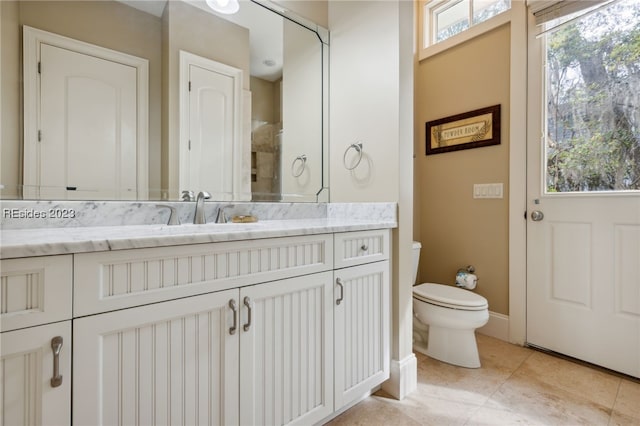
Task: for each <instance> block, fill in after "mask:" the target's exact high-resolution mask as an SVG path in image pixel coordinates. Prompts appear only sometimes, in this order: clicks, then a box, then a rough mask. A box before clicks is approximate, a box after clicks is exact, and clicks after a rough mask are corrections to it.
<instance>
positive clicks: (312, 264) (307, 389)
mask: <svg viewBox="0 0 640 426" xmlns="http://www.w3.org/2000/svg"><path fill="white" fill-rule="evenodd" d="M332 249H333V236H332V235H330V234H329V235H315V236H306V237H289V238H271V239H264V240H254V241H240V242H229V243H215V244H200V245H191V246H175V247H162V248H157V249H136V250H123V251H114V252H102V253H87V254H80V255H77V256H76V264H75V270H76V271H75V278H76V279H75V286H76V291H75V294H76V299H75V302H76V306H74V311H75V312H76V315H80V317H78V318H76V319H74V371H75V379H76V380H75V381H74V392H73V423H74V424H77V425H84V424H93V425H101V424H113V423H119V424H149V423H160V424H200V423H204V424H229V425H231V424H243V425H244V424H256V425H259V424H289V423H292V424H295V423H299V424H313V423H315V422H318V421H320V420H322V419H323V418H325V417H327V416H328V415H330V414H331V413H332V412H333V302H332V298H333V273H332V263H333V254H332ZM318 271H320V272H318ZM287 275H288V276H292V278H282V277H283V276H287ZM80 286H82V288H78V287H80ZM194 294H195V295H194ZM181 296H182V297H181ZM162 298H165V299H169V300H167V301H160V300H161V299H162ZM140 305H142V306H140ZM129 306H130V307H129ZM109 309H115V310H112V311H110V312H103V311H106V310H109ZM92 310H93V311H92Z"/></svg>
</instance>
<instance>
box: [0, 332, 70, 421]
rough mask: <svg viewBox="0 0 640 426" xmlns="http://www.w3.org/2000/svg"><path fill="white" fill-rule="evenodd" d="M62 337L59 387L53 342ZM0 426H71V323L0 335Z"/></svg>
mask: <svg viewBox="0 0 640 426" xmlns="http://www.w3.org/2000/svg"><path fill="white" fill-rule="evenodd" d="M57 336H60V337H62V347H61V350H60V353H59V364H58V365H59V374H60V375H61V376H62V380H61V382H60V384H59V385H58V386H55V387H53V386H52V385H51V378H52V377H53V375H54V374H53V372H54V355H53V350H52V339H53V338H54V337H57ZM0 348H1V349H2V356H1V358H0V383H2V386H0V404H1V405H0V425H2V426H5V425H6V426H13V425H43V424H49V425H68V424H69V423H70V421H71V321H63V322H58V323H54V324H48V325H42V326H38V327H31V328H26V329H23V330H16V331H9V332H5V333H2V335H0Z"/></svg>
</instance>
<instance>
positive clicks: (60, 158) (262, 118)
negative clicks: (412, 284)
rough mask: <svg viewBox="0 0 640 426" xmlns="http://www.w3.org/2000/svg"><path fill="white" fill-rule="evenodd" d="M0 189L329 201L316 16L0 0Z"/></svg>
mask: <svg viewBox="0 0 640 426" xmlns="http://www.w3.org/2000/svg"><path fill="white" fill-rule="evenodd" d="M0 17H1V26H0V31H1V37H0V42H1V46H0V48H1V56H0V61H1V62H0V64H1V66H2V67H1V75H0V76H1V81H2V84H1V86H0V94H1V99H2V104H1V109H0V115H1V127H0V131H1V139H0V148H1V155H0V160H1V165H0V173H1V178H0V179H1V181H0V184H1V187H0V196H1V198H2V199H55V200H139V201H143V200H176V201H177V200H181V199H188V197H189V195H188V192H187V191H191V192H193V193H195V194H197V193H198V192H199V191H207V192H209V193H211V195H212V199H213V200H237V201H240V200H242V201H326V200H327V198H328V195H327V194H328V185H327V180H328V170H327V167H328V166H327V163H328V162H327V158H328V157H327V154H328V153H327V149H328V148H327V145H328V144H327V141H326V138H327V133H328V132H327V122H326V119H323V118H326V116H327V104H328V103H327V93H328V86H327V78H328V75H327V74H328V31H327V30H326V29H324V28H322V27H320V26H318V25H316V24H314V23H312V22H310V21H308V20H306V19H304V18H301V17H299V16H296V15H295V14H293V13H291V12H290V11H288V10H286V9H284V8H281V7H280V6H279V5H278V4H276V3H272V2H269V1H268V0H255V1H254V0H240V8H239V10H238V11H237V13H235V14H232V15H224V14H219V13H217V12H215V11H213V10H212V9H211V8H209V7H208V6H207V4H206V3H205V1H200V0H194V1H192V0H169V1H167V0H131V1H127V0H121V1H116V0H104V1H102V0H83V1H77V0H70V1H51V0H48V1H34V0H3V1H1V2H0Z"/></svg>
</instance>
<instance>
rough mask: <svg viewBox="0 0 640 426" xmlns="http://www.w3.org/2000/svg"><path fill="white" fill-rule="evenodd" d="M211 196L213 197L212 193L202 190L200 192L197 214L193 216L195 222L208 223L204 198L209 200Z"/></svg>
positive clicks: (198, 223)
mask: <svg viewBox="0 0 640 426" xmlns="http://www.w3.org/2000/svg"><path fill="white" fill-rule="evenodd" d="M209 198H211V194H209V193H208V192H205V191H202V192H199V193H198V198H196V214H195V215H194V216H193V223H195V224H196V225H201V224H203V223H207V220H206V217H205V215H204V200H208V199H209Z"/></svg>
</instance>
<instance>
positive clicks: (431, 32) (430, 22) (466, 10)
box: [423, 0, 511, 47]
mask: <svg viewBox="0 0 640 426" xmlns="http://www.w3.org/2000/svg"><path fill="white" fill-rule="evenodd" d="M510 8H511V0H442V1H438V0H431V1H427V2H426V3H425V4H424V7H423V13H424V16H423V22H424V33H423V37H424V40H423V45H424V46H425V47H427V46H431V45H434V44H436V43H439V42H441V41H444V40H446V39H448V38H450V37H452V36H454V35H456V34H460V33H462V32H463V31H465V30H468V29H469V28H471V27H472V26H474V25H477V24H479V23H481V22H484V21H486V20H488V19H489V18H492V17H494V16H496V15H499V14H500V13H502V12H505V11H507V10H509V9H510Z"/></svg>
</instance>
